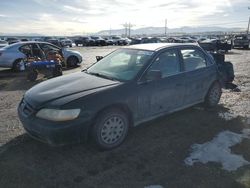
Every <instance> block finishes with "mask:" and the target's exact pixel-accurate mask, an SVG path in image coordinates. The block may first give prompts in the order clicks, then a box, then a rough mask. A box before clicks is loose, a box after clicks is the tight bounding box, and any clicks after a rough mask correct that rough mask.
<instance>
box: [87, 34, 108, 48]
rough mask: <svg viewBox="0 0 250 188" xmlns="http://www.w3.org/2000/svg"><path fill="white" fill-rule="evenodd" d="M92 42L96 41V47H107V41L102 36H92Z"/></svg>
mask: <svg viewBox="0 0 250 188" xmlns="http://www.w3.org/2000/svg"><path fill="white" fill-rule="evenodd" d="M90 38H91V39H92V40H94V41H95V43H94V45H95V46H106V45H107V43H106V40H105V39H104V38H102V37H100V36H91V37H90Z"/></svg>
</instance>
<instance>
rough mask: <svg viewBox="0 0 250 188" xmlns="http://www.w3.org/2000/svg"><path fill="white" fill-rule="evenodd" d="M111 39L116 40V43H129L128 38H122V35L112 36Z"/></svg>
mask: <svg viewBox="0 0 250 188" xmlns="http://www.w3.org/2000/svg"><path fill="white" fill-rule="evenodd" d="M110 39H112V40H113V41H114V44H115V45H127V44H128V43H129V42H128V40H127V39H126V38H122V37H120V36H111V37H110ZM130 42H131V41H130Z"/></svg>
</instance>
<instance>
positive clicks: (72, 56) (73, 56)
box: [67, 55, 79, 63]
mask: <svg viewBox="0 0 250 188" xmlns="http://www.w3.org/2000/svg"><path fill="white" fill-rule="evenodd" d="M71 58H75V59H77V62H79V59H78V57H76V56H75V55H71V56H69V57H68V58H67V63H68V61H69V59H71Z"/></svg>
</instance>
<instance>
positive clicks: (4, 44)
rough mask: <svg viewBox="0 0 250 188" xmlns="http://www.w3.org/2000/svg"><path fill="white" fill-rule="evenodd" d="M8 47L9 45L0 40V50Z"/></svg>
mask: <svg viewBox="0 0 250 188" xmlns="http://www.w3.org/2000/svg"><path fill="white" fill-rule="evenodd" d="M8 45H9V44H8V42H7V41H5V40H0V48H3V47H5V46H8Z"/></svg>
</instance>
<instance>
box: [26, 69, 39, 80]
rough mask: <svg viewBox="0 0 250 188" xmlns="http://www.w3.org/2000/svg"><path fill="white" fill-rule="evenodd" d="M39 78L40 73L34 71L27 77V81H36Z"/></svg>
mask: <svg viewBox="0 0 250 188" xmlns="http://www.w3.org/2000/svg"><path fill="white" fill-rule="evenodd" d="M37 76H38V72H37V71H36V70H32V71H30V72H29V73H28V75H27V79H28V80H29V81H32V82H33V81H35V80H36V79H37Z"/></svg>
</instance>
